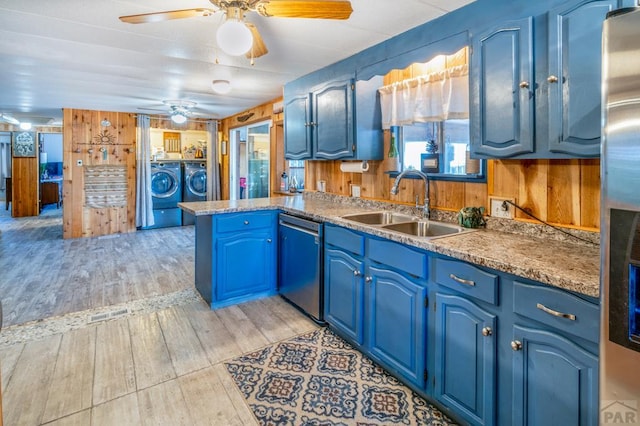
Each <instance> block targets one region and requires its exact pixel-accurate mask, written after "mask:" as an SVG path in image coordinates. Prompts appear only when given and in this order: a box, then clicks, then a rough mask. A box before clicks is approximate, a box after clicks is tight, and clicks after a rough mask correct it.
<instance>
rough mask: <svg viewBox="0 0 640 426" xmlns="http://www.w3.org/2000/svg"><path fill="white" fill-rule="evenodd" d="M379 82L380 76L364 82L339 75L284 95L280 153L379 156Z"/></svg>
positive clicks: (339, 157)
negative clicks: (338, 77) (312, 86)
mask: <svg viewBox="0 0 640 426" xmlns="http://www.w3.org/2000/svg"><path fill="white" fill-rule="evenodd" d="M381 86H382V77H374V78H372V79H371V80H367V81H355V80H354V79H353V78H342V79H333V80H330V81H328V82H326V83H324V84H320V85H317V86H314V88H312V89H311V90H309V91H304V92H302V93H300V94H297V95H293V96H290V97H289V96H286V95H285V111H284V145H285V158H287V159H289V160H305V159H306V160H311V159H314V160H380V159H382V158H383V155H382V151H383V142H382V124H381V121H382V119H381V112H380V105H379V96H378V88H379V87H381Z"/></svg>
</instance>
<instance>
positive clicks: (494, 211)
mask: <svg viewBox="0 0 640 426" xmlns="http://www.w3.org/2000/svg"><path fill="white" fill-rule="evenodd" d="M505 201H511V202H512V203H515V201H514V200H513V199H512V198H498V197H489V207H490V214H491V216H492V217H499V218H503V219H513V217H514V207H513V206H512V205H511V204H509V203H507V204H506V209H505V208H504V207H503V204H504V202H505Z"/></svg>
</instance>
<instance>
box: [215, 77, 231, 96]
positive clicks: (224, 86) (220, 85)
mask: <svg viewBox="0 0 640 426" xmlns="http://www.w3.org/2000/svg"><path fill="white" fill-rule="evenodd" d="M211 88H212V89H213V91H214V92H216V93H218V94H220V95H226V94H227V93H229V92H230V91H231V82H230V81H229V80H213V81H212V82H211Z"/></svg>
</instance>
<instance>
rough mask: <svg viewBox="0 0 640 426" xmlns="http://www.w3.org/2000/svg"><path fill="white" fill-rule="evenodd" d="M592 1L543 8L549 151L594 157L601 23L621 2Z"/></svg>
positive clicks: (597, 151) (596, 153)
mask: <svg viewBox="0 0 640 426" xmlns="http://www.w3.org/2000/svg"><path fill="white" fill-rule="evenodd" d="M620 3H622V1H620V0H595V1H587V2H582V3H579V4H574V5H572V6H571V7H568V6H566V5H563V6H562V7H560V8H556V9H552V10H550V11H549V14H548V16H549V50H548V55H549V57H548V62H549V73H548V75H547V77H546V78H547V81H546V82H542V84H547V85H548V93H549V110H548V111H549V112H548V116H549V150H550V151H551V152H560V153H566V154H575V155H577V156H590V157H597V156H599V155H600V132H601V123H600V121H601V120H600V97H601V68H602V55H601V53H600V45H601V43H602V23H603V21H604V19H605V16H606V14H607V13H608V12H609V11H611V10H613V9H616V8H618V7H619V6H622V4H620Z"/></svg>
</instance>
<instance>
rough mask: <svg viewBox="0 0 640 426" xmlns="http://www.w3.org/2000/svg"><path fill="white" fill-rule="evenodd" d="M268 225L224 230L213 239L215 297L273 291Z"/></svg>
mask: <svg viewBox="0 0 640 426" xmlns="http://www.w3.org/2000/svg"><path fill="white" fill-rule="evenodd" d="M273 241H274V233H273V232H272V231H271V230H270V229H264V228H263V229H259V230H255V231H253V232H239V233H230V234H225V235H224V236H222V237H219V238H218V239H217V241H216V265H217V271H216V282H215V301H214V303H212V306H214V307H219V306H223V305H224V304H225V303H224V302H225V301H228V300H229V299H236V300H235V302H238V301H239V300H237V299H238V298H242V297H257V296H259V295H263V294H265V293H273V292H275V284H276V276H275V272H276V268H275V265H276V249H275V245H274V244H273Z"/></svg>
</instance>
